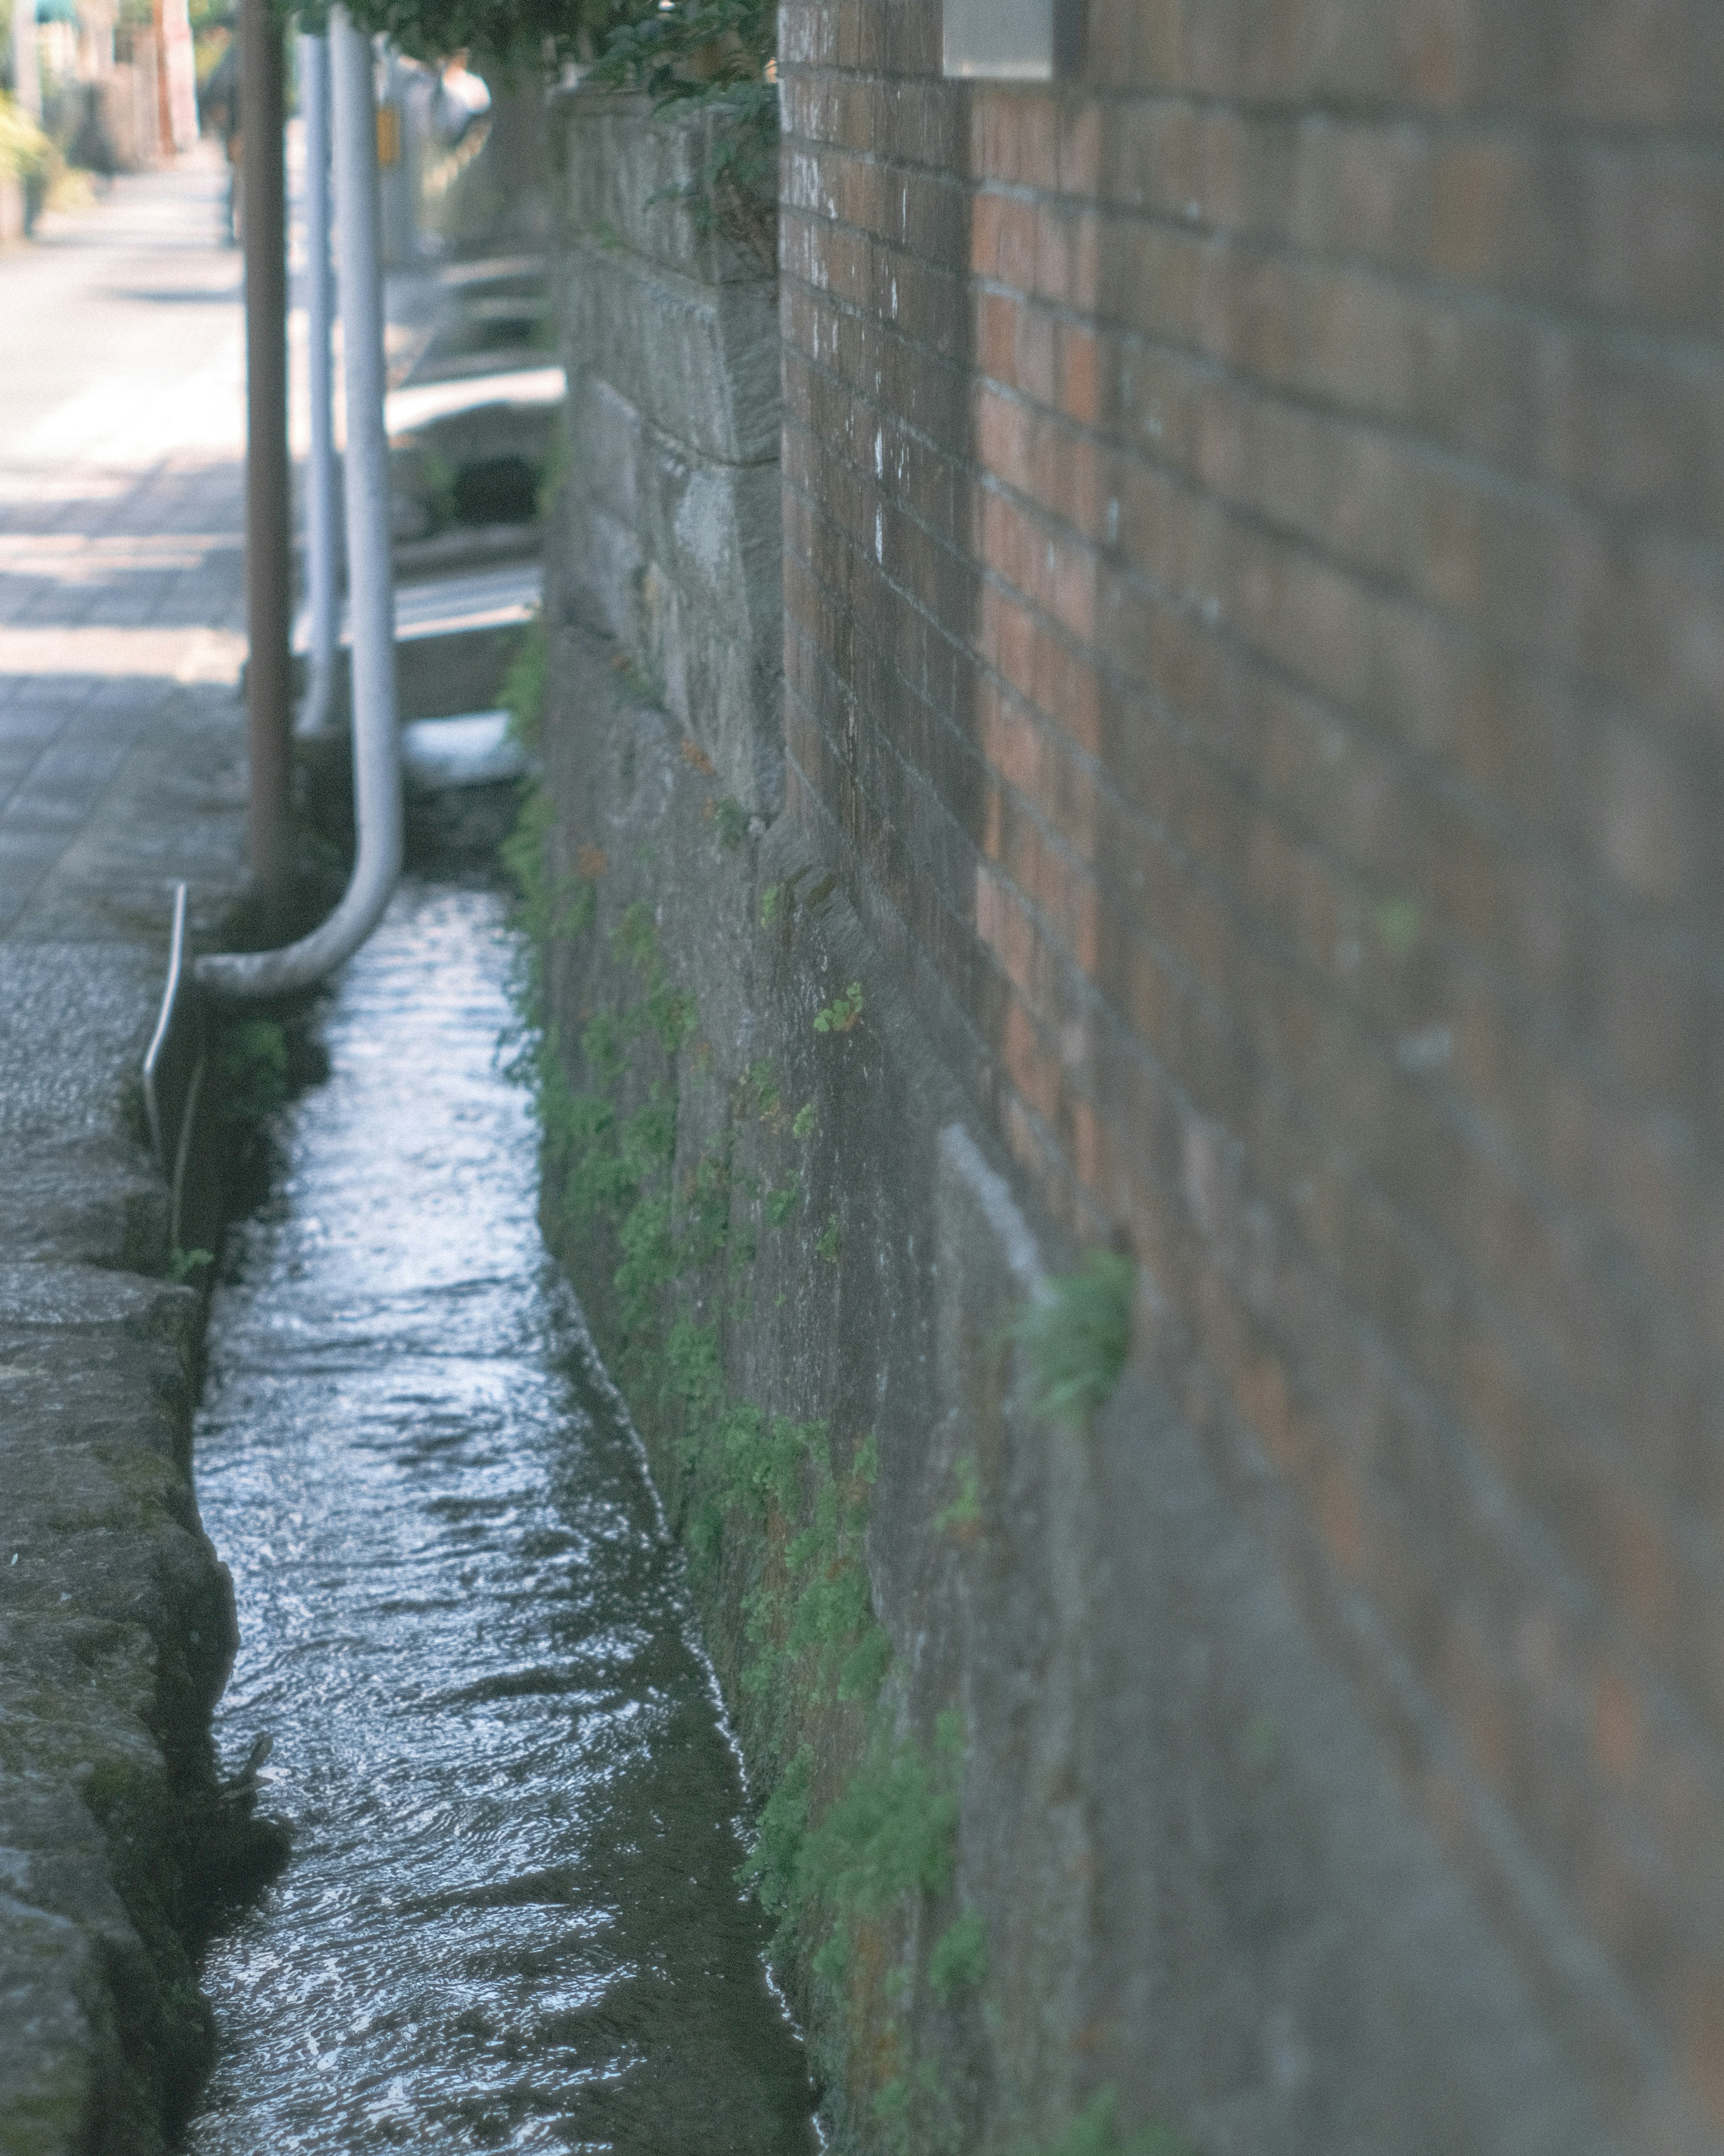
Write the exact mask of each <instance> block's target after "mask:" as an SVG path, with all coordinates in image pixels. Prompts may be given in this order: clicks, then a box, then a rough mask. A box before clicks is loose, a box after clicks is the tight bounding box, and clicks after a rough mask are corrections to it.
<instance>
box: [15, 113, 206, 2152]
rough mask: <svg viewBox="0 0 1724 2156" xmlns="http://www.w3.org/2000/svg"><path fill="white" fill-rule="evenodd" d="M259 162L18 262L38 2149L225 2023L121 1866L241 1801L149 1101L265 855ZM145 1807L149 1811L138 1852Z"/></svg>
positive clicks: (77, 232)
mask: <svg viewBox="0 0 1724 2156" xmlns="http://www.w3.org/2000/svg"><path fill="white" fill-rule="evenodd" d="M222 186H223V173H222V171H221V168H220V164H219V161H218V159H217V158H216V157H212V156H209V155H208V154H205V153H200V154H199V155H198V156H196V157H192V158H189V159H187V160H186V161H185V162H182V164H180V165H179V166H177V167H176V168H174V169H173V170H172V171H170V172H161V173H154V174H149V175H146V176H142V177H136V178H130V179H126V180H122V181H120V182H116V183H115V186H114V187H113V189H112V190H111V192H110V194H109V196H108V197H107V198H106V199H105V201H104V202H103V203H100V204H99V205H98V206H97V207H96V208H93V209H91V210H90V211H89V212H87V213H84V214H82V215H80V216H77V217H70V216H65V217H59V218H54V219H53V220H51V221H50V222H49V225H48V228H46V229H45V230H44V234H43V235H42V237H41V239H40V240H39V242H38V243H37V244H33V245H30V246H27V247H21V248H18V249H13V250H11V251H8V252H6V253H0V1540H3V1542H4V1544H5V1548H4V1549H3V1551H0V1879H3V1880H4V1881H5V1882H6V1892H4V1893H3V1894H0V1999H4V2000H5V2002H6V2013H5V2015H3V2016H0V2150H3V2151H6V2152H8V2156H9V2152H12V2151H14V2150H16V2151H24V2150H28V2151H29V2152H31V2156H60V2152H62V2151H64V2156H71V2152H72V2151H74V2149H86V2148H110V2149H120V2148H125V2149H132V2148H139V2149H143V2148H155V2147H156V2146H158V2145H159V2144H160V2130H161V2125H162V2120H163V2118H164V2117H169V2116H171V2114H172V2111H173V2108H174V2105H175V2102H176V2101H177V2097H178V2095H179V2094H181V2093H182V2092H184V2091H185V2090H186V2089H187V2087H189V2085H190V2083H191V2082H192V2080H193V2079H194V2078H195V2073H196V2070H197V2066H198V2061H199V2059H200V2058H201V2056H202V2051H203V2045H204V2042H205V2037H204V2030H203V2017H202V2013H201V2010H200V2009H199V2007H198V2002H197V1999H196V1994H195V1990H194V1989H193V1987H192V1983H191V1972H190V1969H189V1966H188V1965H187V1963H186V1961H185V1958H184V1953H183V1949H182V1948H181V1946H180V1945H179V1944H178V1943H177V1938H175V1936H174V1935H172V1934H171V1933H168V1932H167V1930H166V1929H165V1928H162V1927H160V1926H157V1927H155V1928H151V1927H149V1926H148V1925H147V1924H146V1933H145V1934H141V1933H139V1932H138V1931H137V1930H136V1929H135V1928H134V1927H133V1924H132V1922H131V1917H132V1915H133V1914H135V1913H136V1910H137V1908H139V1907H143V1906H145V1904H143V1903H138V1902H136V1897H134V1900H133V1901H132V1902H126V1901H124V1900H123V1899H122V1897H121V1893H120V1892H118V1891H116V1881H119V1882H126V1881H130V1882H131V1884H132V1886H135V1887H137V1888H139V1889H141V1892H142V1893H143V1895H144V1897H145V1902H146V1903H148V1904H149V1906H161V1907H167V1906H169V1903H168V1901H167V1899H166V1898H165V1897H168V1896H169V1895H171V1893H172V1892H174V1891H177V1890H176V1889H175V1888H174V1886H173V1881H174V1879H175V1877H176V1876H177V1875H176V1874H175V1872H174V1871H173V1869H172V1865H173V1861H174V1860H173V1856H172V1834H173V1833H174V1832H176V1831H177V1830H178V1829H177V1826H176V1825H174V1822H175V1821H176V1820H177V1819H179V1818H180V1817H181V1816H183V1817H184V1818H185V1819H187V1820H189V1819H190V1818H191V1817H192V1815H193V1813H192V1808H195V1806H196V1805H197V1804H199V1803H202V1804H203V1805H204V1806H205V1807H206V1810H205V1812H204V1813H203V1814H199V1815H198V1816H199V1817H205V1816H208V1806H209V1804H212V1803H213V1781H212V1770H211V1767H210V1764H209V1761H208V1753H207V1750H206V1748H205V1739H204V1732H205V1729H206V1727H207V1717H208V1709H209V1707H210V1705H211V1703H212V1702H213V1700H214V1698H215V1697H216V1696H217V1694H218V1692H219V1691H220V1689H221V1685H222V1681H223V1671H224V1668H225V1662H226V1657H227V1655H228V1651H229V1650H230V1647H231V1640H232V1614H231V1599H230V1597H229V1594H228V1589H227V1585H226V1582H225V1578H224V1575H223V1573H222V1571H221V1568H220V1566H219V1564H218V1562H217V1558H216V1555H215V1553H214V1551H213V1550H212V1549H211V1548H210V1546H209V1544H208V1542H207V1540H206V1539H205V1538H204V1537H203V1534H202V1532H201V1531H200V1530H199V1528H198V1520H197V1507H196V1502H195V1500H194V1498H193V1496H192V1486H191V1476H190V1463H191V1404H192V1383H193V1379H194V1376H195V1370H196V1364H197V1354H198V1297H197V1296H196V1295H195V1293H194V1292H193V1291H192V1289H190V1288H189V1287H182V1286H176V1285H175V1284H174V1282H173V1281H172V1278H171V1277H169V1275H170V1272H171V1262H170V1261H171V1258H172V1250H171V1244H172V1216H171V1210H170V1204H169V1198H168V1192H167V1185H166V1183H165V1182H164V1180H163V1178H162V1176H161V1174H160V1173H158V1172H157V1170H156V1166H155V1164H154V1163H152V1162H151V1159H150V1158H149V1156H148V1154H147V1153H146V1151H145V1148H144V1146H143V1144H142V1142H141V1132H140V1130H139V1128H138V1121H137V1116H136V1112H135V1102H134V1101H132V1099H131V1095H132V1094H133V1093H134V1092H135V1090H136V1081H137V1074H138V1067H139V1061H140V1059H141V1055H142V1053H143V1050H144V1045H145V1044H146V1041H147V1040H148V1039H149V1036H150V1031H151V1025H152V1024H153V1021H154V1019H155V1015H156V1006H157V1004H158V1003H159V1000H160V998H161V994H162V973H163V960H164V956H165V952H166V947H167V937H168V929H169V923H170V920H171V907H172V886H173V885H174V884H175V882H176V881H177V880H182V879H183V880H186V881H187V882H188V883H189V884H190V885H191V887H192V892H193V894H194V916H195V917H196V919H197V920H198V924H199V926H200V927H203V929H204V930H206V931H208V930H209V929H211V928H213V927H216V926H217V924H218V922H219V921H220V919H221V916H223V913H224V912H225V911H226V909H227V906H228V903H229V901H231V899H232V897H233V895H234V894H235V892H236V891H238V890H239V886H240V883H241V880H242V878H243V874H244V802H245V791H244V776H245V773H244V726H243V714H242V708H241V706H240V704H239V701H238V699H237V697H236V696H235V693H234V692H235V688H236V685H237V682H238V679H239V666H240V662H241V660H242V658H243V657H244V636H243V634H242V630H243V614H242V608H243V598H242V567H243V554H242V547H241V503H242V465H241V452H242V447H243V439H244V437H243V414H244V406H243V397H242V382H243V372H242V369H243V364H244V341H243V333H242V326H241V316H240V309H239V264H238V259H237V258H236V257H235V256H234V255H233V254H232V253H231V252H229V251H228V249H225V248H223V247H222V246H221V245H220V244H219V243H218V218H219V215H220V208H221V193H222ZM116 1791H117V1792H122V1793H124V1801H125V1804H129V1805H131V1806H132V1809H130V1810H127V1809H123V1808H122V1809H119V1810H114V1809H112V1806H113V1804H115V1803H118V1802H119V1801H120V1800H119V1799H117V1798H115V1795H114V1793H115V1792H116ZM110 1814H111V1816H112V1817H114V1818H115V1819H119V1818H125V1819H127V1820H133V1819H136V1820H147V1821H149V1822H151V1824H150V1825H148V1826H147V1827H146V1828H143V1829H141V1830H134V1829H133V1828H131V1827H128V1828H127V1829H126V1835H127V1840H126V1845H125V1850H124V1853H123V1858H121V1859H119V1860H115V1859H114V1858H113V1857H112V1856H110V1850H109V1847H108V1841H107V1834H108V1830H107V1828H106V1826H105V1825H104V1822H105V1820H107V1819H108V1818H109V1817H110ZM188 1831H189V1829H188ZM152 1896H154V1897H162V1898H161V1899H160V1900H159V1902H150V1897H152ZM146 1935H147V1936H146Z"/></svg>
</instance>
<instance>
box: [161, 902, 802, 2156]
mask: <svg viewBox="0 0 1724 2156" xmlns="http://www.w3.org/2000/svg"><path fill="white" fill-rule="evenodd" d="M507 962H508V952H507V948H506V944H505V937H504V933H503V931H502V927H501V921H500V906H499V903H498V901H496V899H495V897H494V896H492V895H490V894H489V893H486V892H484V891H459V890H449V889H444V888H427V887H423V886H421V887H413V886H408V887H407V888H405V889H403V891H402V893H401V894H400V895H399V896H398V898H397V900H396V901H395V904H394V906H393V908H392V910H391V912H390V915H389V917H388V919H387V921H386V923H385V925H384V927H382V929H381V930H380V931H379V932H378V934H377V937H375V939H374V940H373V942H372V944H371V946H370V947H368V948H367V950H366V951H365V952H363V953H362V955H361V956H360V957H359V958H358V959H357V960H356V961H355V962H353V964H352V965H351V967H350V968H349V969H348V972H347V974H346V978H345V979H344V981H343V983H342V986H341V992H340V995H339V998H338V1000H337V1002H336V1005H335V1007H334V1009H333V1012H332V1014H331V1019H330V1022H329V1024H328V1026H327V1029H326V1031H327V1039H328V1045H329V1049H330V1052H331V1063H332V1075H331V1079H330V1081H329V1082H328V1083H327V1084H326V1086H322V1087H321V1088H320V1089H319V1090H318V1091H316V1092H314V1093H312V1094H310V1095H309V1096H306V1098H305V1100H304V1101H301V1102H300V1105H299V1106H298V1107H297V1109H296V1110H295V1113H294V1117H293V1126H292V1132H291V1140H290V1168H289V1173H288V1174H287V1176H286V1178H285V1182H284V1183H283V1185H282V1187H281V1189H280V1194H279V1197H278V1199H276V1201H275V1204H273V1205H272V1207H271V1209H269V1212H267V1213H266V1214H264V1215H263V1216H262V1217H260V1218H259V1219H256V1220H254V1221H252V1222H250V1223H249V1224H247V1226H246V1227H245V1229H244V1230H243V1231H242V1232H241V1233H240V1234H239V1235H237V1236H236V1238H235V1239H234V1244H233V1248H234V1250H235V1253H236V1257H235V1261H234V1263H233V1265H231V1266H230V1268H229V1270H230V1274H231V1277H230V1278H229V1279H228V1281H226V1283H225V1284H224V1285H223V1287H222V1288H221V1290H220V1291H219V1293H218V1300H217V1305H216V1310H215V1315H214V1324H213V1331H212V1335H211V1342H210V1368H209V1378H208V1387H207V1389H206V1394H205V1405H204V1408H203V1414H202V1417H201V1419H200V1422H199V1425H198V1486H199V1497H200V1502H201V1504H202V1507H203V1517H204V1522H205V1524H206V1525H207V1527H208V1530H209V1532H210V1534H211V1536H212V1537H213V1539H214V1542H215V1543H216V1546H217V1548H218V1549H219V1550H220V1551H221V1553H222V1554H223V1557H224V1558H226V1559H227V1561H228V1563H229V1564H230V1565H231V1566H232V1567H233V1575H234V1584H235V1587H236V1590H237V1593H238V1597H239V1620H240V1626H241V1631H242V1635H243V1640H244V1645H242V1648H241V1650H240V1655H239V1662H238V1665H237V1666H236V1668H235V1670H234V1672H233V1681H232V1683H231V1685H230V1686H229V1688H228V1694H227V1697H226V1698H225V1699H224V1701H223V1705H222V1707H221V1710H220V1712H219V1715H218V1738H219V1740H220V1742H221V1743H222V1745H223V1751H224V1753H225V1754H226V1755H227V1756H228V1758H229V1759H230V1760H231V1761H234V1762H237V1760H238V1759H239V1758H240V1757H242V1756H243V1754H244V1751H245V1748H246V1747H247V1746H248V1745H249V1743H250V1741H251V1738H253V1736H254V1733H255V1732H258V1731H259V1730H263V1729H268V1730H270V1731H273V1732H274V1733H275V1752H274V1754H273V1757H272V1758H271V1759H270V1762H269V1775H270V1778H271V1783H272V1786H271V1789H270V1790H269V1807H270V1808H271V1809H275V1810H276V1811H279V1812H281V1813H284V1814H285V1815H287V1816H288V1817H290V1819H291V1820H293V1822H294V1825H295V1831H296V1836H297V1839H296V1842H295V1851H294V1855H293V1857H292V1859H291V1861H290V1864H289V1866H288V1868H287V1869H286V1871H285V1872H284V1874H283V1875H282V1876H281V1878H280V1881H278V1882H277V1884H276V1885H275V1887H274V1888H272V1889H271V1891H270V1892H269V1896H268V1897H267V1898H266V1900H265V1901H264V1903H263V1904H262V1906H261V1907H259V1908H258V1909H257V1910H256V1911H255V1912H254V1913H253V1914H252V1915H251V1916H250V1917H249V1918H248V1919H247V1920H246V1922H244V1926H243V1927H242V1928H241V1929H240V1930H239V1932H237V1933H235V1934H233V1936H231V1937H230V1938H228V1939H227V1940H225V1941H224V1942H223V1943H220V1944H219V1945H218V1948H216V1949H215V1950H214V1952H213V1954H212V1956H211V1959H210V1963H209V1967H208V1979H207V1981H208V1989H209V1990H210V1993H211V1995H212V1997H213V1999H214V2002H215V2005H216V2010H217V2014H218V2020H219V2024H220V2029H221V2038H222V2056H221V2061H220V2063H219V2065H218V2069H217V2072H216V2075H215V2077H214V2079H213V2082H212V2085H211V2087H210V2090H209V2092H208V2098H207V2100H206V2105H205V2109H204V2111H203V2114H202V2115H201V2116H200V2117H199V2118H198V2120H197V2121H196V2122H195V2123H194V2124H193V2126H192V2130H191V2134H190V2146H191V2148H192V2149H193V2150H195V2151H197V2152H198V2156H228V2152H233V2156H240V2152H244V2156H263V2152H266V2151H267V2152H269V2156H277V2152H280V2151H285V2150H292V2149H305V2150H317V2151H325V2152H329V2156H355V2152H359V2151H362V2150H367V2149H372V2148H399V2147H408V2146H412V2147H417V2148H435V2149H437V2150H439V2151H443V2150H449V2151H459V2150H462V2149H469V2148H471V2149H480V2148H515V2149H541V2148H542V2149H567V2148H582V2149H614V2150H616V2151H618V2152H619V2156H622V2153H623V2152H628V2156H634V2152H639V2156H681V2153H682V2152H685V2151H686V2152H690V2156H694V2152H695V2151H699V2152H700V2156H718V2152H722V2151H727V2150H735V2151H738V2152H742V2151H747V2152H751V2156H752V2152H761V2153H762V2156H767V2152H770V2156H778V2152H781V2151H782V2152H791V2151H796V2152H802V2151H806V2150H808V2149H810V2148H813V2134H812V2131H811V2129H810V2127H809V2123H808V2105H809V2092H808V2083H807V2080H806V2077H805V2072H804V2068H803V2060H802V2055H801V2052H800V2049H799V2047H798V2045H797V2043H796V2041H795V2040H794V2037H793V2034H792V2032H791V2031H790V2030H789V2029H788V2026H787V2025H786V2024H785V2022H784V2021H783V2020H782V2018H781V2016H780V2015H778V2013H777V2010H776V2009H775V2007H774V2005H773V2002H772V1998H771V1995H770V1994H769V1992H768V1990H767V1985H766V1982H765V1979H764V1976H763V1974H762V1964H761V1960H760V1949H761V1945H762V1929H761V1925H760V1922H759V1919H758V1916H757V1912H755V1911H754V1910H753V1909H752V1907H750V1906H749V1905H747V1904H746V1903H745V1902H743V1901H742V1900H741V1898H740V1897H739V1895H738V1892H737V1890H736V1886H735V1884H734V1878H733V1875H734V1872H735V1869H736V1865H737V1863H738V1861H739V1860H740V1856H741V1848H740V1844H739V1840H738V1835H737V1822H736V1815H737V1813H738V1812H739V1810H740V1808H741V1789H740V1784H739V1781H738V1777H737V1773H736V1763H735V1760H734V1758H733V1757H732V1755H731V1752H730V1750H729V1748H728V1747H727V1744H726V1739H725V1737H724V1734H723V1732H722V1730H721V1727H720V1724H719V1721H718V1717H717V1713H716V1703H715V1700H714V1697H713V1694H712V1691H711V1681H710V1676H709V1673H708V1671H706V1667H705V1666H704V1664H703V1663H702V1661H700V1657H699V1655H698V1654H697V1652H696V1651H695V1647H694V1645H692V1643H691V1640H690V1633H689V1614H688V1611H687V1609H686V1606H685V1602H684V1600H683V1598H682V1593H681V1589H680V1582H679V1577H678V1573H677V1569H676V1566H675V1560H674V1558H673V1554H672V1552H671V1549H670V1545H669V1543H667V1541H666V1539H665V1537H664V1533H663V1532H662V1529H661V1526H660V1523H659V1518H658V1516H657V1513H656V1510H655V1507H654V1499H653V1496H652V1492H651V1490H650V1488H649V1485H648V1483H647V1481H646V1480H645V1476H644V1470H643V1468H642V1466H641V1464H640V1462H639V1458H638V1455H637V1454H636V1452H635V1450H634V1447H633V1445H632V1441H631V1440H629V1437H628V1435H627V1434H626V1432H624V1431H623V1430H619V1429H618V1427H617V1425H616V1424H614V1423H613V1422H612V1421H611V1420H610V1419H608V1417H607V1416H606V1415H605V1414H603V1410H602V1409H600V1410H599V1411H598V1412H594V1411H593V1410H592V1408H591V1407H590V1405H589V1404H588V1402H587V1397H586V1396H585V1395H584V1394H583V1391H582V1386H581V1383H580V1381H579V1380H578V1378H577V1374H576V1370H575V1363H576V1359H577V1352H578V1347H579V1342H580V1332H579V1320H578V1315H577V1312H576V1311H575V1310H574V1307H573V1305H572V1302H571V1301H570V1300H569V1298H568V1296H567V1290H566V1289H565V1288H564V1287H563V1286H562V1284H561V1283H560V1281H558V1279H557V1276H555V1274H554V1273H553V1271H552V1269H551V1268H550V1267H549V1265H547V1262H546V1258H545V1255H544V1252H543V1249H542V1245H541V1242H540V1240H539V1235H538V1230H537V1228H536V1222H535V1219H534V1210H533V1208H534V1187H533V1183H534V1158H533V1137H532V1132H531V1125H530V1123H529V1122H528V1119H527V1116H526V1107H525V1103H524V1101H523V1100H522V1098H521V1095H520V1093H519V1092H518V1091H516V1089H515V1088H513V1087H511V1086H509V1085H508V1084H507V1083H506V1082H505V1081H504V1080H503V1079H502V1078H501V1077H500V1075H498V1073H497V1070H496V1069H495V1042H496V1040H497V1038H498V1034H499V1033H500V1029H501V1028H502V1026H503V1024H504V1022H505V1017H506V1010H505V1001H504V996H503V989H502V983H503V980H504V978H505V973H506V968H507Z"/></svg>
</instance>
